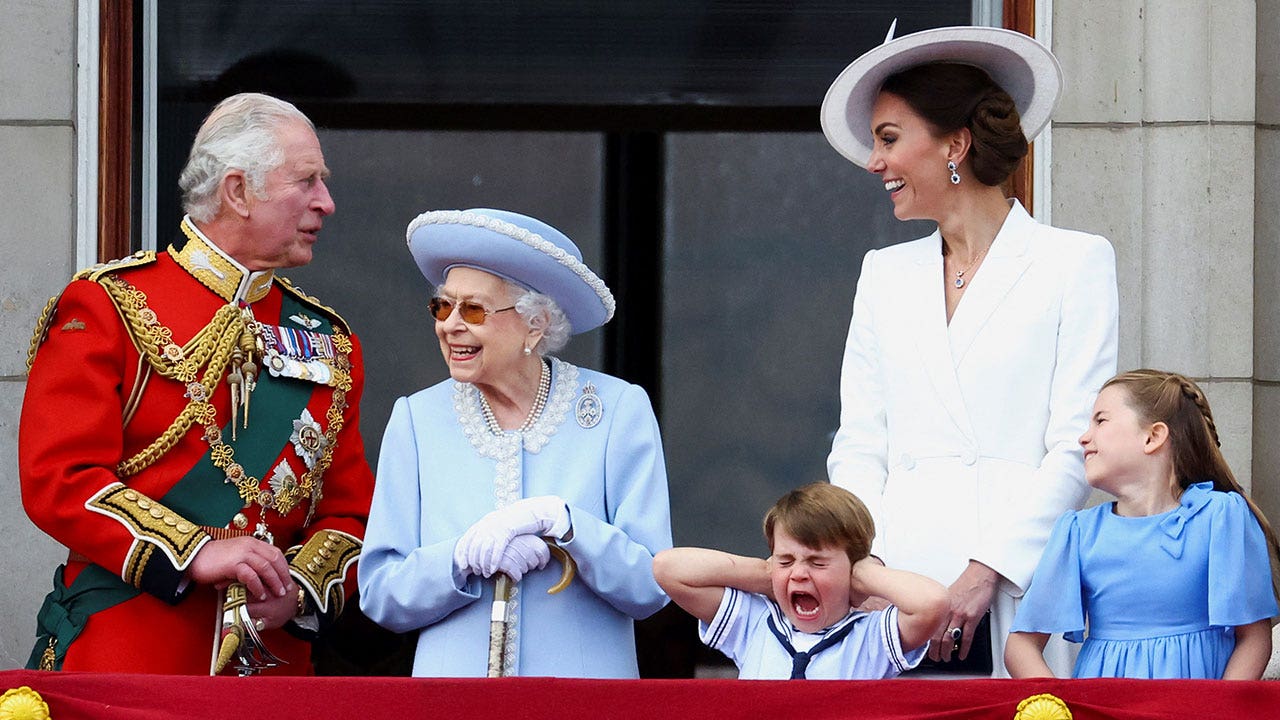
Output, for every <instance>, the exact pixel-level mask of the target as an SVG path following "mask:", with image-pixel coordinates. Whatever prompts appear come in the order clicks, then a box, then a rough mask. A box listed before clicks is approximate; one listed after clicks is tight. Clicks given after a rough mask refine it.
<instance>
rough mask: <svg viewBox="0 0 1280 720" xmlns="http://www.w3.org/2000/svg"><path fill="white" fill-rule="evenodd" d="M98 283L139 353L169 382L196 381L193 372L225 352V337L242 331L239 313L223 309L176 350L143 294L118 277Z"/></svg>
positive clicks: (106, 278)
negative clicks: (118, 313) (169, 380)
mask: <svg viewBox="0 0 1280 720" xmlns="http://www.w3.org/2000/svg"><path fill="white" fill-rule="evenodd" d="M100 282H101V283H102V286H103V287H104V288H106V290H107V294H108V295H110V296H111V299H112V301H114V302H115V304H116V307H118V308H119V309H120V313H121V315H122V316H123V317H124V319H125V322H126V323H128V326H129V331H130V334H132V335H133V337H134V338H135V340H136V341H137V344H138V349H139V351H140V352H142V353H143V354H144V355H145V356H146V358H147V362H148V363H150V365H151V367H153V368H155V370H156V372H158V373H160V375H161V376H162V377H167V378H169V379H171V380H177V381H179V382H183V383H189V382H191V381H193V380H195V379H196V372H197V371H198V370H199V369H200V368H201V367H202V366H203V365H204V364H205V363H206V362H209V360H210V358H211V357H212V356H213V355H214V354H215V353H217V352H219V351H221V350H222V349H223V348H224V346H225V341H226V339H227V337H228V336H229V335H231V333H232V332H233V331H234V335H233V337H234V338H235V339H237V340H238V339H239V337H240V335H239V333H240V331H241V330H242V329H243V326H242V325H241V324H240V322H239V320H240V309H239V308H238V307H236V306H235V305H234V304H229V305H224V306H223V307H221V308H219V309H218V311H217V312H216V313H214V315H213V319H212V320H211V321H210V322H209V324H208V325H206V326H205V327H204V328H203V329H201V330H200V332H198V333H196V335H195V337H193V338H191V340H190V341H189V342H188V343H187V344H186V345H185V346H179V345H178V344H176V343H174V342H173V331H172V330H170V329H169V328H167V327H165V326H164V325H161V324H160V321H159V319H158V318H157V317H156V314H155V311H154V310H152V309H151V308H149V307H148V306H147V295H146V293H144V292H142V291H141V290H138V289H137V288H135V287H134V286H133V285H131V284H129V282H128V281H126V280H125V279H124V278H121V277H120V276H118V275H108V276H106V277H104V278H103V279H102V280H101V281H100ZM227 350H228V352H229V351H230V349H229V348H228V349H227Z"/></svg>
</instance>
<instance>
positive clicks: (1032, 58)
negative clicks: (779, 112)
mask: <svg viewBox="0 0 1280 720" xmlns="http://www.w3.org/2000/svg"><path fill="white" fill-rule="evenodd" d="M889 33H890V36H891V37H892V34H893V30H892V29H890V30H889ZM930 62H953V63H960V64H964V65H973V66H976V67H979V68H981V69H983V70H985V71H987V74H988V75H990V76H991V79H992V80H994V81H995V82H996V84H997V85H999V86H1000V87H1001V88H1003V89H1004V91H1005V92H1007V93H1009V95H1010V97H1012V98H1013V103H1014V105H1016V106H1017V108H1018V114H1019V115H1021V117H1022V133H1023V134H1024V135H1026V136H1027V141H1028V142H1030V141H1031V140H1032V139H1033V138H1035V136H1036V135H1038V134H1040V131H1041V130H1043V129H1044V126H1045V125H1047V124H1048V123H1049V116H1050V115H1052V114H1053V109H1054V107H1055V106H1056V105H1057V104H1058V96H1059V95H1060V94H1061V91H1062V68H1061V67H1060V66H1059V65H1058V59H1057V58H1055V57H1054V56H1053V53H1052V52H1050V51H1049V48H1047V47H1045V46H1044V45H1041V44H1040V43H1039V42H1038V41H1036V40H1035V39H1034V38H1031V37H1028V36H1026V35H1023V34H1022V33H1020V32H1016V31H1013V30H1005V29H1002V28H993V27H944V28H934V29H932V30H922V31H920V32H916V33H911V34H910V35H903V36H902V37H900V38H896V39H886V40H885V42H884V44H883V45H879V46H877V47H875V48H872V49H871V50H869V51H867V52H866V53H864V54H863V55H862V56H861V57H859V58H858V59H857V60H854V61H853V62H852V63H850V64H849V67H846V68H845V69H844V71H843V72H841V73H840V75H839V77H837V78H836V80H835V82H833V83H831V87H830V88H828V89H827V96H826V98H824V99H823V101H822V132H823V133H825V134H826V136H827V142H829V143H831V145H832V147H834V148H835V149H836V150H838V151H839V152H840V154H841V155H843V156H845V157H846V158H848V159H849V160H851V161H852V162H853V163H854V164H856V165H858V166H860V167H866V166H867V160H868V159H870V157H871V149H872V147H873V145H874V138H873V137H872V135H871V108H872V106H873V105H874V104H875V101H876V96H877V95H879V94H880V86H881V85H884V81H885V80H886V79H887V78H888V77H889V76H890V75H893V74H894V73H897V72H901V71H903V70H906V69H908V68H911V67H914V66H916V65H923V64H925V63H930Z"/></svg>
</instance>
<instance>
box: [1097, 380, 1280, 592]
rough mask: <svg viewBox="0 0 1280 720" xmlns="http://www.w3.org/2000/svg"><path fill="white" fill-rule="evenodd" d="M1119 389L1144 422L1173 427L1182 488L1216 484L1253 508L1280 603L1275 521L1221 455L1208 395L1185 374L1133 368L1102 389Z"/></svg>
mask: <svg viewBox="0 0 1280 720" xmlns="http://www.w3.org/2000/svg"><path fill="white" fill-rule="evenodd" d="M1113 385H1119V386H1121V387H1123V388H1124V390H1125V391H1126V394H1127V395H1128V398H1127V402H1128V405H1129V407H1130V408H1132V409H1133V411H1134V412H1136V413H1137V414H1138V416H1139V417H1141V418H1142V419H1143V420H1144V421H1145V422H1149V423H1156V422H1162V423H1164V424H1165V425H1166V426H1168V428H1169V443H1170V447H1171V449H1172V452H1173V473H1174V476H1175V478H1176V479H1177V481H1178V487H1180V488H1182V489H1183V490H1185V489H1187V488H1188V487H1190V486H1191V485H1194V484H1196V483H1201V482H1212V483H1213V489H1214V490H1218V491H1221V492H1234V493H1239V495H1240V496H1241V497H1243V498H1244V500H1245V502H1247V503H1248V504H1249V510H1250V511H1251V512H1252V513H1253V517H1254V519H1256V520H1257V521H1258V525H1260V526H1261V527H1262V532H1263V534H1264V535H1266V538H1267V547H1268V551H1269V552H1268V554H1269V555H1270V556H1271V588H1272V592H1274V593H1275V595H1276V598H1277V599H1280V542H1277V540H1276V534H1275V532H1274V531H1273V530H1272V529H1271V523H1269V522H1267V517H1266V515H1264V514H1263V513H1262V510H1261V508H1259V507H1258V506H1257V504H1256V503H1254V502H1253V499H1252V498H1250V497H1249V495H1248V493H1246V492H1245V491H1244V488H1242V487H1240V483H1239V482H1237V481H1236V478H1235V475H1234V474H1233V473H1232V472H1231V468H1230V467H1229V466H1228V465H1227V461H1226V459H1225V458H1223V457H1222V450H1220V449H1219V448H1220V447H1221V445H1222V441H1221V439H1219V437H1218V426H1217V423H1215V422H1214V420H1213V411H1212V410H1210V409H1209V401H1208V399H1206V398H1205V396H1204V391H1202V390H1201V389H1200V386H1199V385H1196V384H1195V382H1194V381H1192V380H1191V379H1190V378H1188V377H1186V376H1185V375H1180V374H1178V373H1174V372H1165V371H1163V370H1151V369H1142V370H1132V371H1130V372H1126V373H1121V374H1119V375H1116V376H1115V377H1113V378H1111V379H1110V380H1108V381H1107V382H1106V383H1105V384H1103V386H1102V387H1103V389H1106V388H1108V387H1111V386H1113Z"/></svg>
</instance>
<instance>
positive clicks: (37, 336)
mask: <svg viewBox="0 0 1280 720" xmlns="http://www.w3.org/2000/svg"><path fill="white" fill-rule="evenodd" d="M59 297H62V296H61V295H54V296H53V297H51V298H49V302H47V303H45V304H44V310H41V311H40V317H39V319H37V320H36V329H35V332H34V333H32V335H31V346H30V347H29V348H27V372H28V373H29V372H31V366H32V365H34V364H35V362H36V350H39V349H40V345H42V344H43V343H44V339H45V338H46V337H48V336H49V323H51V322H53V310H54V308H56V307H57V306H58V298H59Z"/></svg>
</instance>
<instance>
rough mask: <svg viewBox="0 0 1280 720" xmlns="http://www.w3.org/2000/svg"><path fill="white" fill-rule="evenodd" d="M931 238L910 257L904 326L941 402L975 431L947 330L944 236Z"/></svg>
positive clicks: (962, 424) (960, 423)
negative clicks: (914, 344) (966, 405)
mask: <svg viewBox="0 0 1280 720" xmlns="http://www.w3.org/2000/svg"><path fill="white" fill-rule="evenodd" d="M930 240H931V242H927V243H920V244H919V250H920V251H919V252H917V253H915V254H914V255H913V256H912V257H910V258H909V259H908V262H907V266H906V268H905V272H906V277H905V278H903V284H904V285H906V286H907V288H906V290H907V292H905V293H904V297H905V298H907V301H906V303H905V304H904V306H903V309H902V312H903V327H904V328H905V331H906V332H907V333H909V334H910V335H911V336H912V337H913V338H915V341H916V346H917V348H918V349H919V351H920V354H919V357H920V364H921V365H922V366H923V368H924V372H925V375H926V376H927V377H928V378H929V382H930V383H931V384H932V385H933V389H934V392H935V393H936V394H937V396H938V400H939V402H940V403H941V404H942V406H943V407H944V408H946V411H947V414H948V415H950V416H951V419H952V421H953V422H955V424H956V426H957V427H959V428H960V430H961V431H962V432H964V433H966V434H968V435H972V434H973V432H972V427H971V426H970V424H969V413H968V412H966V410H965V407H964V397H963V395H961V393H960V380H959V378H958V377H957V376H956V365H955V362H954V361H953V360H952V356H951V342H950V339H949V337H948V333H947V305H946V298H945V297H944V296H943V288H942V236H941V235H940V234H939V233H938V232H937V231H934V233H933V235H932V236H931V237H930Z"/></svg>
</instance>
